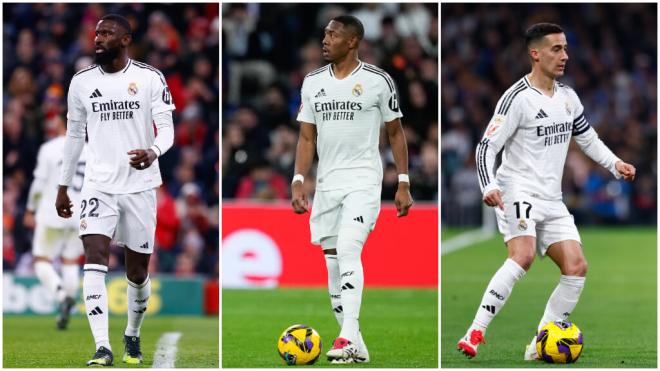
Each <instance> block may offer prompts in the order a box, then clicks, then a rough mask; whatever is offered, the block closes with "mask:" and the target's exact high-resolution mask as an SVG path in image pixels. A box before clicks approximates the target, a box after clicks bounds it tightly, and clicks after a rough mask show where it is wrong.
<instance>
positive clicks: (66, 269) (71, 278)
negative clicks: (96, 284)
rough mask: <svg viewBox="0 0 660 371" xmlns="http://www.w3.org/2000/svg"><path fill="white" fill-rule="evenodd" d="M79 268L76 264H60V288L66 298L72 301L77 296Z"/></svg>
mask: <svg viewBox="0 0 660 371" xmlns="http://www.w3.org/2000/svg"><path fill="white" fill-rule="evenodd" d="M79 275H80V266H78V264H62V287H64V291H66V296H68V297H71V298H73V299H75V298H76V296H77V295H78V285H80V277H79Z"/></svg>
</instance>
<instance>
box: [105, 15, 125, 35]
mask: <svg viewBox="0 0 660 371" xmlns="http://www.w3.org/2000/svg"><path fill="white" fill-rule="evenodd" d="M101 20H102V21H113V22H115V23H117V24H118V25H119V26H121V27H122V28H123V29H124V30H126V33H127V34H129V35H130V34H131V33H132V30H131V24H130V23H129V22H128V19H126V17H124V16H122V15H119V14H108V15H106V16H104V17H103V18H101Z"/></svg>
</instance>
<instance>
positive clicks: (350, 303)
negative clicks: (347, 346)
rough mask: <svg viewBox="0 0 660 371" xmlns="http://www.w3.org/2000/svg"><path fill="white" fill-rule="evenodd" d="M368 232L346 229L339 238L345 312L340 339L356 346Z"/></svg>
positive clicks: (342, 300) (338, 245)
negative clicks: (362, 255) (363, 255)
mask: <svg viewBox="0 0 660 371" xmlns="http://www.w3.org/2000/svg"><path fill="white" fill-rule="evenodd" d="M367 234H368V231H366V230H364V229H361V228H355V227H345V228H342V229H340V231H339V237H338V238H337V260H338V262H339V272H340V280H341V282H340V283H341V306H342V308H343V311H344V321H343V323H342V327H341V332H340V334H339V337H342V338H345V339H348V340H349V341H351V342H352V343H354V344H357V343H358V342H359V337H360V334H359V331H360V324H359V317H360V306H361V304H362V290H363V288H364V271H363V269H362V260H361V258H360V255H361V253H362V245H363V244H364V242H365V241H366V237H367Z"/></svg>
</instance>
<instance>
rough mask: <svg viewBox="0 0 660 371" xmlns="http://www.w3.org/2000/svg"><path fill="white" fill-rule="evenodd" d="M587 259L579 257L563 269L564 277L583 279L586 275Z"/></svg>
mask: <svg viewBox="0 0 660 371" xmlns="http://www.w3.org/2000/svg"><path fill="white" fill-rule="evenodd" d="M587 269H588V265H587V259H585V258H584V257H580V258H578V259H575V260H574V261H572V262H571V263H570V264H568V265H567V267H565V269H564V272H563V274H564V275H566V276H578V277H585V276H586V275H587Z"/></svg>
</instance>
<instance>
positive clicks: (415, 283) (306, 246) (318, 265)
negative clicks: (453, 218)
mask: <svg viewBox="0 0 660 371" xmlns="http://www.w3.org/2000/svg"><path fill="white" fill-rule="evenodd" d="M362 262H363V264H364V271H365V279H366V281H365V284H366V285H368V286H382V287H392V286H401V287H405V286H408V287H437V285H438V208H437V206H435V205H414V206H413V208H412V209H411V213H410V215H409V216H407V217H405V218H397V217H396V208H395V207H394V206H393V205H383V206H382V208H381V212H380V216H379V218H378V222H377V223H376V228H375V230H374V231H373V233H372V234H371V235H370V236H369V239H368V240H367V243H366V245H365V247H364V251H363V253H362ZM326 284H327V273H326V267H325V261H324V259H323V256H322V254H321V251H320V247H317V246H314V245H312V244H311V243H310V232H309V214H305V215H296V214H294V213H293V211H291V208H290V207H289V206H288V205H272V206H271V205H257V204H249V203H229V202H227V203H223V207H222V285H223V287H225V288H272V287H278V286H325V285H326Z"/></svg>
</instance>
